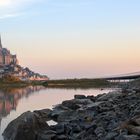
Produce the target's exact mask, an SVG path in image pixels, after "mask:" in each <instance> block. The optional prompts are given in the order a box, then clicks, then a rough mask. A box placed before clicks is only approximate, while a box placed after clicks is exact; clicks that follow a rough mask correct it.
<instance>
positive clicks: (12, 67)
mask: <svg viewBox="0 0 140 140" xmlns="http://www.w3.org/2000/svg"><path fill="white" fill-rule="evenodd" d="M5 75H10V76H15V77H17V78H19V79H20V80H22V81H26V80H40V81H42V80H45V81H46V80H48V77H47V76H46V75H40V74H39V73H35V72H33V71H31V70H30V69H29V68H23V67H21V66H20V65H19V64H18V59H17V56H16V55H12V54H11V53H10V51H9V50H8V49H6V48H3V46H2V42H1V37H0V78H2V77H3V76H5Z"/></svg>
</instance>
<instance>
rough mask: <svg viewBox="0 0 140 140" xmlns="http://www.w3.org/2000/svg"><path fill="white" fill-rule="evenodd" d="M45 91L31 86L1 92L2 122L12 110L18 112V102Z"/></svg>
mask: <svg viewBox="0 0 140 140" xmlns="http://www.w3.org/2000/svg"><path fill="white" fill-rule="evenodd" d="M42 89H45V87H43V86H29V87H26V88H20V89H7V90H3V91H2V90H0V121H1V120H2V118H5V117H7V115H9V114H10V112H11V111H12V110H16V107H17V105H18V101H19V100H20V99H21V98H23V97H28V96H30V95H31V94H33V93H35V92H36V91H40V90H42Z"/></svg>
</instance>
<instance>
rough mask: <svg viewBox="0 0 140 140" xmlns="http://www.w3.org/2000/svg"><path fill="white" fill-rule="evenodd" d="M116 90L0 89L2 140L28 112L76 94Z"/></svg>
mask: <svg viewBox="0 0 140 140" xmlns="http://www.w3.org/2000/svg"><path fill="white" fill-rule="evenodd" d="M112 90H114V89H104V90H101V89H95V88H92V89H62V88H61V89H58V88H57V89H55V88H45V87H43V86H34V87H33V86H29V87H26V88H14V89H13V88H12V89H11V88H6V89H0V140H3V137H2V133H3V131H4V129H5V128H6V127H7V125H8V124H9V123H10V122H11V121H12V120H14V119H15V118H17V117H18V116H19V115H21V114H22V113H23V112H26V111H29V110H30V111H34V110H40V109H44V108H50V109H51V108H52V106H53V105H56V104H59V103H61V102H62V101H64V100H69V99H73V97H74V95H75V94H83V95H86V96H87V95H98V94H101V93H107V92H109V91H112Z"/></svg>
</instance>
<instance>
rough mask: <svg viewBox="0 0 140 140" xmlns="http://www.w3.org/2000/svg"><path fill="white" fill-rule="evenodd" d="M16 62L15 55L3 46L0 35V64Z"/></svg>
mask: <svg viewBox="0 0 140 140" xmlns="http://www.w3.org/2000/svg"><path fill="white" fill-rule="evenodd" d="M10 64H18V60H17V56H16V55H12V54H11V53H10V51H9V50H7V49H6V48H3V46H2V42H1V36H0V66H5V65H10Z"/></svg>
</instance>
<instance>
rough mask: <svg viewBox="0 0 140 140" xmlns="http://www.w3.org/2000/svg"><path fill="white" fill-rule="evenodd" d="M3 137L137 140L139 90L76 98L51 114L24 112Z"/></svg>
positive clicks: (9, 139) (20, 139)
mask: <svg viewBox="0 0 140 140" xmlns="http://www.w3.org/2000/svg"><path fill="white" fill-rule="evenodd" d="M49 121H55V122H56V123H55V124H53V123H52V125H49ZM3 136H4V138H5V140H140V89H139V88H133V89H132V88H129V89H126V88H125V89H123V90H122V91H115V92H111V93H108V94H102V95H98V96H96V97H95V96H87V97H86V96H84V95H75V97H74V99H72V100H68V101H64V102H62V104H59V105H56V106H55V107H54V108H53V109H52V110H50V109H44V110H39V111H34V112H30V111H28V112H25V113H24V114H22V115H21V116H19V117H18V118H17V119H15V120H14V121H12V122H11V123H10V124H9V125H8V126H7V128H6V129H5V131H4V132H3Z"/></svg>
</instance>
